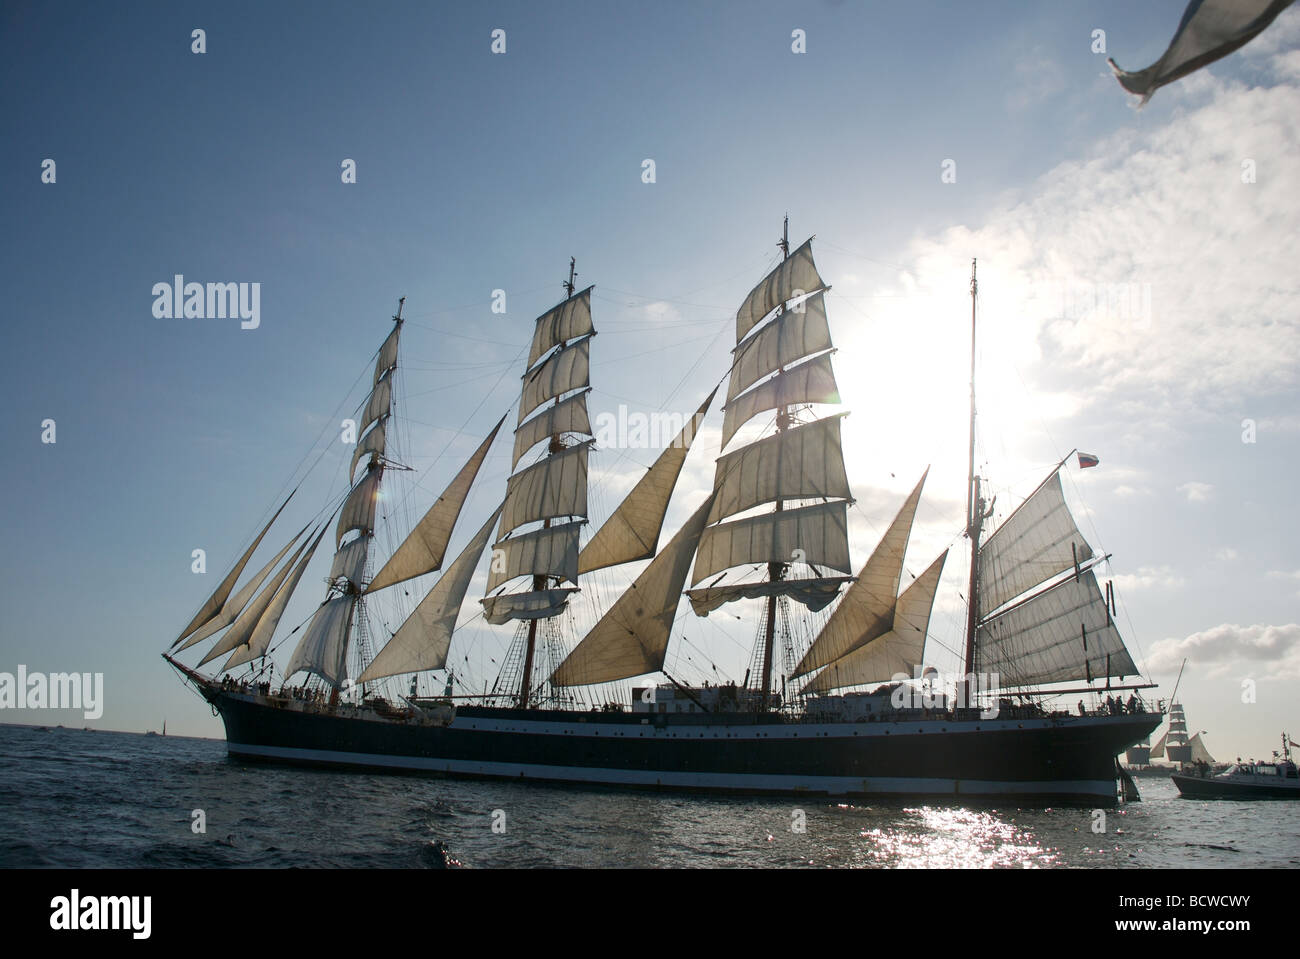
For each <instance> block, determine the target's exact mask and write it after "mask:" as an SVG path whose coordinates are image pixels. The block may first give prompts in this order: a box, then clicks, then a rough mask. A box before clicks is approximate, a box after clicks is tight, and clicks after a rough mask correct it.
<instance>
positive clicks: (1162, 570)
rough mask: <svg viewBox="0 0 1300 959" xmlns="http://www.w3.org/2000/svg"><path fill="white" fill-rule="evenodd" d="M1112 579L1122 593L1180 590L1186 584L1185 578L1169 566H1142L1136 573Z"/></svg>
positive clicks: (1124, 574)
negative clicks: (1149, 590) (1147, 590)
mask: <svg viewBox="0 0 1300 959" xmlns="http://www.w3.org/2000/svg"><path fill="white" fill-rule="evenodd" d="M1112 579H1113V580H1114V582H1115V586H1116V587H1117V588H1118V589H1119V590H1120V592H1121V593H1131V592H1134V591H1136V590H1146V589H1178V588H1179V587H1181V586H1182V585H1183V583H1184V580H1183V578H1182V577H1181V576H1179V575H1178V574H1177V573H1175V572H1174V571H1173V570H1172V569H1170V568H1169V567H1168V566H1142V567H1140V568H1139V569H1138V571H1137V572H1136V573H1123V574H1121V575H1119V576H1114V577H1112Z"/></svg>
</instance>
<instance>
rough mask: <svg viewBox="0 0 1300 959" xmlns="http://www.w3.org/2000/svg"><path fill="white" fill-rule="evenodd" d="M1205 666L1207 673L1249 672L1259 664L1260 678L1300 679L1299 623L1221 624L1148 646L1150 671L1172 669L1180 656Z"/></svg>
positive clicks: (1254, 671) (1194, 663) (1256, 669)
mask: <svg viewBox="0 0 1300 959" xmlns="http://www.w3.org/2000/svg"><path fill="white" fill-rule="evenodd" d="M1184 658H1185V659H1187V661H1188V662H1189V663H1190V664H1192V665H1194V666H1200V667H1208V668H1209V672H1208V674H1209V676H1211V677H1214V676H1222V675H1226V674H1229V673H1236V674H1245V675H1250V674H1252V673H1257V672H1258V671H1259V670H1260V668H1261V667H1263V668H1264V669H1265V674H1264V676H1263V677H1261V678H1269V679H1297V678H1300V624H1297V623H1288V624H1286V625H1285V626H1262V625H1255V626H1237V625H1235V624H1231V623H1224V624H1222V625H1220V626H1214V627H1212V628H1210V629H1206V630H1202V631H1201V632H1199V633H1193V634H1192V635H1190V636H1188V637H1186V638H1185V639H1162V640H1161V641H1160V642H1158V643H1156V644H1155V645H1154V646H1153V647H1152V648H1151V655H1150V656H1149V657H1148V663H1149V665H1150V668H1151V670H1152V671H1153V672H1172V671H1174V670H1177V669H1178V668H1179V664H1180V663H1181V662H1182V661H1183V659H1184Z"/></svg>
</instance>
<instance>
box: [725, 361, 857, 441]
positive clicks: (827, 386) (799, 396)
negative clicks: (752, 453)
mask: <svg viewBox="0 0 1300 959" xmlns="http://www.w3.org/2000/svg"><path fill="white" fill-rule="evenodd" d="M839 401H840V388H839V385H838V384H837V383H836V382H835V370H834V369H833V368H832V366H831V354H830V353H823V354H822V355H821V356H819V357H817V358H816V359H812V360H809V361H808V362H807V363H800V364H799V365H798V366H793V367H791V368H790V369H788V370H786V371H785V372H784V373H779V374H777V375H776V376H774V377H772V378H771V379H770V380H767V381H766V382H764V383H762V384H761V385H759V386H758V387H756V388H755V389H752V390H750V391H749V392H748V393H743V394H741V395H740V396H738V397H736V398H735V399H734V400H732V401H731V402H729V403H728V404H727V408H726V413H725V414H724V416H723V418H722V448H724V449H725V448H726V446H727V444H728V443H730V442H731V438H732V437H733V436H735V435H736V431H737V430H739V429H740V428H741V427H742V426H744V425H745V424H746V423H748V422H749V421H750V420H752V419H753V418H754V417H755V416H757V415H758V414H759V413H763V412H765V411H767V410H775V409H779V408H780V407H782V406H793V405H795V404H796V403H838V402H839Z"/></svg>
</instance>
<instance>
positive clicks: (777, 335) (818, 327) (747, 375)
mask: <svg viewBox="0 0 1300 959" xmlns="http://www.w3.org/2000/svg"><path fill="white" fill-rule="evenodd" d="M830 348H831V330H830V326H829V325H828V324H827V322H826V299H825V294H824V293H817V294H815V295H814V296H810V297H809V298H808V299H807V300H805V301H804V302H803V303H800V304H799V305H798V306H796V307H795V308H794V309H792V310H790V311H788V312H786V313H782V314H781V315H780V316H778V317H777V318H776V319H774V320H773V321H772V322H771V323H769V324H768V325H767V326H765V327H763V328H762V329H761V330H759V331H758V333H756V334H755V335H754V336H752V337H751V338H750V339H748V340H745V341H744V342H743V343H741V344H740V345H739V346H737V347H736V349H735V351H734V352H735V358H734V360H733V361H732V366H731V380H730V382H729V383H728V384H727V405H731V401H732V400H734V399H735V398H736V396H737V394H739V393H742V392H744V391H745V390H747V389H749V388H750V387H751V386H753V385H754V384H755V383H757V382H758V381H759V380H761V379H762V378H763V377H765V376H769V375H771V374H772V373H775V372H776V371H777V370H779V369H781V368H782V367H784V366H789V365H790V364H791V363H793V362H795V361H796V360H801V359H803V358H804V357H805V356H812V355H813V354H814V353H820V352H821V351H822V350H829V349H830Z"/></svg>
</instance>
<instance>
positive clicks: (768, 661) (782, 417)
mask: <svg viewBox="0 0 1300 959" xmlns="http://www.w3.org/2000/svg"><path fill="white" fill-rule="evenodd" d="M776 245H777V246H778V247H780V249H781V262H783V263H784V262H785V261H787V260H789V259H790V214H788V213H787V214H786V216H785V223H784V225H783V226H782V228H781V239H780V240H779V241H778V242H777V244H776ZM784 312H785V304H782V305H781V306H779V307H778V308H777V311H776V315H777V316H778V317H779V316H781V315H782V314H783V313H784ZM784 372H785V364H781V365H780V366H778V367H777V373H778V374H780V373H784ZM789 425H790V408H789V406H787V405H786V404H784V403H783V404H782V405H781V406H779V407H777V411H776V431H777V433H778V434H780V433H784V432H785V431H786V429H787V428H788V427H789ZM784 509H785V503H784V501H783V500H782V499H781V498H779V497H778V498H777V501H776V512H778V513H780V512H782V511H783V510H784ZM785 570H786V565H785V563H768V564H767V578H768V581H769V582H773V583H776V582H779V581H780V580H781V579H782V578H783V577H784V576H785ZM779 601H780V597H779V596H778V595H777V594H776V593H773V594H772V595H771V596H769V597H768V599H767V624H766V626H765V627H764V630H763V695H762V698H761V700H760V701H759V709H761V710H764V711H766V710H767V706H768V698H769V697H770V696H771V692H772V648H773V647H774V646H775V645H776V606H777V603H778V602H779Z"/></svg>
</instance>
